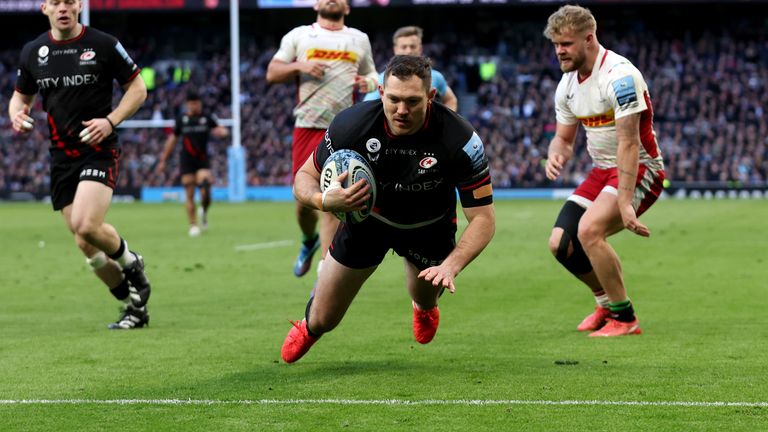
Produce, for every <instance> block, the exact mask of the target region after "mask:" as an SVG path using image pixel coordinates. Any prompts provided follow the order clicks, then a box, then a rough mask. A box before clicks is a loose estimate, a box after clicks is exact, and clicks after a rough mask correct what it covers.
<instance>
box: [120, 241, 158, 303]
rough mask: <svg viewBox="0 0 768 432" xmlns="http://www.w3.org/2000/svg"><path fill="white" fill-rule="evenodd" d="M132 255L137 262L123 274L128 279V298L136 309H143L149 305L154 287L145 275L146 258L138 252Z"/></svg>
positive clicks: (125, 269) (124, 270)
mask: <svg viewBox="0 0 768 432" xmlns="http://www.w3.org/2000/svg"><path fill="white" fill-rule="evenodd" d="M131 253H132V254H134V255H135V256H136V260H135V261H133V263H131V265H130V266H128V267H126V268H124V269H123V274H124V275H125V278H126V279H128V293H129V294H128V296H129V297H130V298H131V304H133V307H135V308H141V307H144V305H146V304H147V301H148V300H149V295H150V293H151V292H152V287H151V285H150V284H149V279H147V275H146V274H145V273H144V257H142V256H141V255H139V254H137V253H136V252H131Z"/></svg>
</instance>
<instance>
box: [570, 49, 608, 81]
mask: <svg viewBox="0 0 768 432" xmlns="http://www.w3.org/2000/svg"><path fill="white" fill-rule="evenodd" d="M606 57H608V50H605V54H603V58H602V59H601V60H600V66H598V69H600V68H602V67H603V63H605V58H606ZM591 76H592V72H589V75H587V76H585V77H584V78H582V77H581V75H579V73H578V72H576V79H577V80H578V81H579V84H581V83H583V82H584V81H586V80H587V79H589V77H591Z"/></svg>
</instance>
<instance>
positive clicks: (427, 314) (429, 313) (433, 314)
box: [413, 302, 440, 344]
mask: <svg viewBox="0 0 768 432" xmlns="http://www.w3.org/2000/svg"><path fill="white" fill-rule="evenodd" d="M439 324H440V309H438V307H437V306H435V307H433V308H432V309H428V310H421V309H419V307H418V306H416V302H413V336H414V337H416V342H418V343H420V344H428V343H429V342H431V341H432V338H434V337H435V333H437V326H438V325H439Z"/></svg>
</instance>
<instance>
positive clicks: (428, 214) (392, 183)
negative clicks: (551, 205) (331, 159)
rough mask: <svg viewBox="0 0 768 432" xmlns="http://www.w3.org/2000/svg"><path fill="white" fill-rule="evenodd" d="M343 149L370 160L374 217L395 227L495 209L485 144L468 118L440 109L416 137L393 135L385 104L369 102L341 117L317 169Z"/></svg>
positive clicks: (333, 125) (321, 147)
mask: <svg viewBox="0 0 768 432" xmlns="http://www.w3.org/2000/svg"><path fill="white" fill-rule="evenodd" d="M339 149H351V150H354V151H356V152H358V153H360V154H361V155H363V156H364V157H366V158H367V159H368V162H369V163H370V165H371V167H372V168H373V172H374V176H375V178H376V187H377V197H376V205H375V207H374V209H373V217H375V218H377V219H379V220H381V221H383V222H385V223H387V224H389V225H392V226H395V227H400V228H413V227H418V226H424V225H427V224H429V223H432V222H436V221H437V220H440V219H441V218H443V217H444V216H445V215H446V214H449V213H450V214H455V212H456V190H457V189H458V191H459V197H460V198H461V204H462V206H463V207H476V206H482V205H487V204H491V203H492V202H493V195H492V189H491V178H490V172H489V167H488V158H487V157H486V155H485V149H484V147H483V142H482V141H481V140H480V137H478V135H477V133H476V132H475V131H474V129H473V128H472V126H471V125H470V124H469V123H468V122H467V121H466V120H464V119H463V118H461V117H460V116H458V115H457V114H455V113H454V112H453V111H451V110H449V109H448V108H446V107H445V106H443V105H442V104H439V103H433V104H431V105H430V108H429V109H428V111H427V116H426V119H425V123H424V126H423V127H422V128H421V130H419V131H418V132H417V133H415V134H413V135H402V136H395V135H392V134H391V133H390V132H389V129H388V127H387V122H386V118H385V117H384V111H383V108H382V103H381V102H380V101H371V102H363V103H361V104H358V105H355V106H353V107H351V108H349V109H346V110H344V111H342V112H341V113H339V115H337V116H336V118H334V120H333V122H332V123H331V126H330V128H329V129H328V132H327V133H326V135H325V140H324V141H323V142H321V143H320V144H319V145H318V147H317V150H316V151H315V159H314V163H315V168H317V170H318V171H320V170H321V169H322V166H323V164H324V163H325V161H326V160H327V159H328V156H329V155H330V154H331V153H332V152H334V151H336V150H339Z"/></svg>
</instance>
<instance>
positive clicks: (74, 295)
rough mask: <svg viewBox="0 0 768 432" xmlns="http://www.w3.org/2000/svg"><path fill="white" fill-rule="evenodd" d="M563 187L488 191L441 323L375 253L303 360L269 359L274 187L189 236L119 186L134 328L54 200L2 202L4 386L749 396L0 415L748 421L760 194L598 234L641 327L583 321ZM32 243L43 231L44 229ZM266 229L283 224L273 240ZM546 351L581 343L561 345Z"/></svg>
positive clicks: (245, 396) (643, 426)
mask: <svg viewBox="0 0 768 432" xmlns="http://www.w3.org/2000/svg"><path fill="white" fill-rule="evenodd" d="M561 204H562V203H560V202H544V201H504V202H499V203H497V209H496V210H497V232H496V236H495V238H494V240H493V242H492V243H491V245H490V246H489V248H488V249H487V250H486V251H485V252H484V253H483V254H482V255H481V256H480V257H479V258H478V260H477V261H476V262H475V263H473V264H472V265H471V266H470V267H469V268H468V269H467V270H466V271H465V272H464V273H462V274H461V275H460V277H459V278H458V280H457V292H456V294H455V295H448V294H446V296H445V298H444V299H443V300H442V301H441V304H440V306H441V312H442V314H441V323H440V331H439V332H438V335H437V337H436V338H435V340H434V341H433V342H432V343H430V344H429V345H426V346H421V345H418V344H417V343H415V341H414V340H413V336H412V334H411V324H410V319H411V309H410V301H409V299H408V296H407V293H406V290H405V288H404V286H403V272H402V262H401V260H400V259H399V258H398V257H395V256H388V257H387V258H386V260H385V262H384V264H382V266H381V267H380V268H379V270H378V271H377V273H376V274H374V276H373V277H372V278H371V280H370V281H369V282H368V283H367V285H366V286H365V287H364V288H363V290H362V291H361V292H360V294H359V295H358V298H357V299H356V300H355V302H354V303H353V304H352V307H351V308H350V310H349V312H348V314H347V316H346V317H345V319H344V321H343V322H342V324H341V325H340V326H339V327H338V328H337V329H336V330H335V331H333V332H332V333H329V334H328V335H326V336H324V337H323V339H322V340H321V341H320V342H318V343H317V344H316V345H315V346H314V347H313V348H312V350H311V351H310V352H309V354H307V355H306V356H305V357H304V358H303V359H302V360H300V361H299V362H297V363H296V364H293V365H286V364H284V363H282V362H281V361H280V354H279V351H280V345H281V344H282V341H283V338H284V336H285V334H286V333H287V331H288V329H289V328H290V324H289V323H288V321H287V320H288V319H297V318H300V317H301V316H302V315H303V311H304V305H305V302H306V299H307V295H308V293H309V290H310V289H311V288H312V283H313V278H312V275H313V274H314V269H313V271H312V273H310V274H309V275H308V276H307V277H305V278H302V279H298V278H295V277H294V276H293V275H292V273H291V267H292V264H293V259H294V257H295V254H296V251H297V248H298V244H297V243H296V242H294V244H292V245H290V246H278V247H274V248H270V249H260V250H250V251H240V252H239V251H236V250H235V247H236V246H238V245H248V244H259V243H266V242H280V241H285V240H295V239H297V237H298V233H297V228H296V227H295V224H294V222H293V217H292V212H293V210H292V204H290V203H248V204H243V205H228V204H218V203H217V204H216V206H215V207H214V209H213V210H212V213H211V230H210V232H208V233H207V234H205V235H204V236H202V237H200V238H189V237H187V235H186V224H185V220H184V211H183V207H182V206H181V205H178V204H173V205H172V204H163V205H149V204H115V205H114V206H113V207H112V209H111V210H110V213H109V215H108V220H109V221H110V222H111V223H113V224H114V225H115V226H116V227H117V228H118V230H119V231H120V233H121V234H122V235H123V236H124V237H125V238H126V239H127V240H128V242H129V244H130V246H131V248H133V249H136V250H138V251H139V252H141V253H142V254H143V255H144V257H145V259H146V263H147V271H148V275H149V277H150V279H151V281H152V283H153V287H154V289H153V295H152V300H151V302H150V309H151V326H150V327H149V328H148V329H143V330H139V331H130V332H120V331H117V332H114V331H108V330H106V324H107V323H108V322H110V321H112V320H114V319H115V318H116V317H117V304H116V302H115V301H114V300H113V299H112V298H111V297H110V296H109V294H108V292H107V291H106V289H105V288H104V287H102V286H101V285H100V283H99V282H98V281H97V280H96V279H95V278H94V276H93V275H92V274H91V272H90V271H89V270H88V269H87V268H86V265H85V263H84V260H83V258H82V256H80V254H79V252H78V251H77V249H76V247H75V246H74V243H73V241H72V239H71V236H70V235H69V234H68V232H67V231H66V229H65V227H64V224H63V221H62V219H61V216H59V215H58V214H56V213H53V212H51V211H50V207H48V206H47V205H42V204H26V205H22V204H13V205H10V204H0V246H1V247H0V295H2V311H0V399H1V400H6V401H7V400H22V399H32V400H41V399H52V400H76V399H88V400H97V401H101V400H116V399H142V400H144V399H146V400H150V399H162V400H167V399H184V400H187V399H192V400H214V401H237V400H248V401H252V402H258V401H263V400H270V401H276V402H279V401H283V402H285V401H290V400H295V399H308V400H318V399H334V400H350V401H365V400H399V401H425V400H436V401H452V400H479V401H503V400H510V401H555V402H556V401H565V400H576V401H587V400H599V401H645V402H758V403H759V402H762V403H763V406H730V407H725V406H721V407H711V406H701V407H691V406H605V405H535V404H520V403H500V404H496V405H435V404H431V405H430V404H427V405H370V404H361V405H341V404H331V403H308V404H287V403H269V404H259V403H252V404H249V405H243V404H234V403H233V404H226V405H225V404H215V405H181V406H174V405H159V404H151V403H146V404H137V405H97V404H86V403H72V404H68V405H43V404H39V403H36V404H29V405H20V404H9V403H7V402H6V403H3V404H0V430H3V431H5V430H42V431H51V430H77V431H87V430H94V431H96V430H119V429H126V430H199V431H211V430H305V431H317V430H328V431H335V430H457V431H474V430H526V431H529V430H530V431H553V430H562V431H574V430H589V431H596V430H606V431H609V430H642V431H669V430H686V431H687V430H708V431H710V430H711V431H723V430H729V431H731V430H745V431H746V430H749V431H752V430H765V429H766V427H768V406H765V402H767V401H768V374H766V364H768V346H767V345H766V343H765V341H766V340H768V318H767V316H768V314H767V313H766V310H768V301H767V300H766V298H767V297H768V296H766V294H765V292H766V288H768V283H766V276H767V275H768V272H767V271H766V255H768V254H766V251H767V250H768V247H767V246H766V244H767V243H766V240H765V236H766V226H767V225H766V216H767V215H768V203H766V201H741V200H738V201H737V200H731V201H676V200H666V201H662V202H660V203H659V204H658V205H657V206H655V207H654V208H653V209H652V210H651V211H650V212H649V213H648V214H647V215H645V216H643V221H644V222H645V223H646V224H648V225H649V227H650V228H651V230H652V233H653V234H652V236H651V238H650V239H643V238H640V237H636V236H633V235H630V234H626V233H622V234H619V235H618V236H616V237H615V238H613V239H612V240H611V242H612V244H613V245H614V246H615V247H616V249H617V251H618V253H619V255H620V256H621V257H622V260H623V262H624V268H625V278H626V282H627V286H628V290H629V293H630V296H631V297H632V299H633V300H634V302H635V305H636V308H637V312H638V316H639V317H640V320H641V323H642V326H643V330H644V332H645V334H644V335H642V336H637V337H625V338H618V339H609V340H604V339H601V340H593V339H590V338H588V337H586V335H584V334H581V333H578V332H576V331H575V330H574V329H575V326H576V324H578V322H579V321H580V320H581V318H583V316H584V315H586V314H587V313H588V312H589V311H590V309H591V308H592V307H593V303H594V302H593V300H592V299H591V296H590V294H589V292H588V290H587V289H586V288H585V287H582V286H580V285H579V284H578V283H577V282H576V281H575V280H574V279H573V278H572V277H571V276H570V275H569V274H568V273H567V272H566V271H565V270H563V269H562V268H560V267H559V265H558V264H557V262H556V261H555V260H554V259H553V258H552V257H551V255H550V254H549V251H548V250H547V238H548V236H549V231H550V229H551V225H552V223H553V221H554V219H555V216H556V215H557V212H558V210H559V207H560V205H561ZM43 242H44V243H43ZM278 244H279V243H278ZM558 360H571V361H575V362H578V364H575V365H557V364H556V363H555V362H556V361H558Z"/></svg>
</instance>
